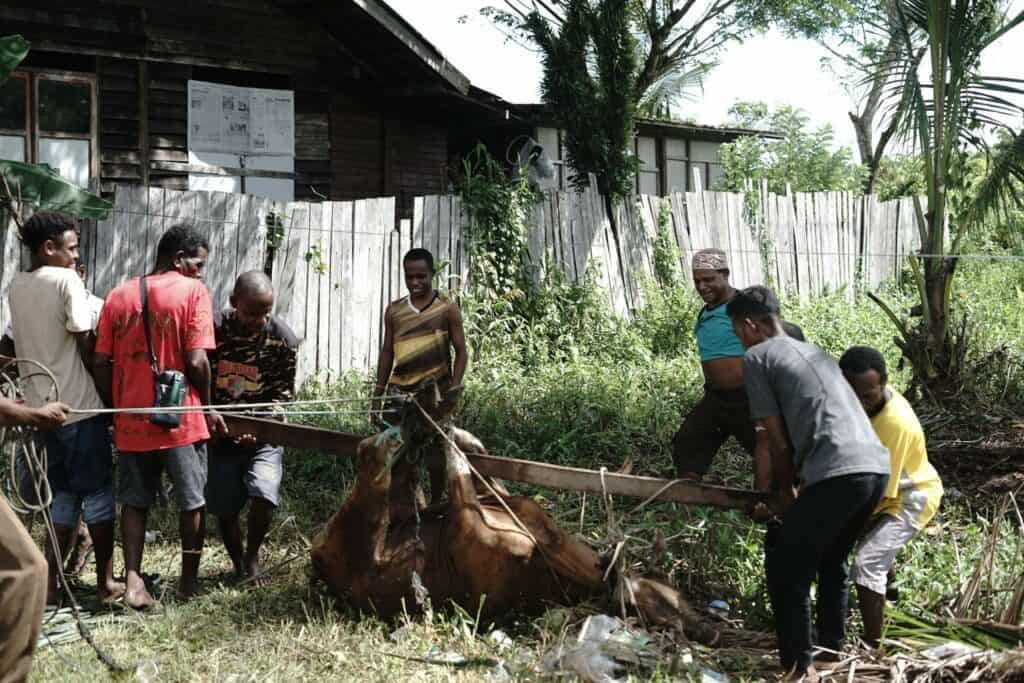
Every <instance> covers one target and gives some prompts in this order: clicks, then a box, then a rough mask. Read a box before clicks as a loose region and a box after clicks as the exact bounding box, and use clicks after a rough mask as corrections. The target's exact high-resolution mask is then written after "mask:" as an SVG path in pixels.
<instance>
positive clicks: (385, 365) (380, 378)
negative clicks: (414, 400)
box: [370, 309, 395, 425]
mask: <svg viewBox="0 0 1024 683" xmlns="http://www.w3.org/2000/svg"><path fill="white" fill-rule="evenodd" d="M394 363H395V331H394V329H393V327H392V325H391V316H390V315H388V311H387V310H386V309H385V311H384V343H382V344H381V347H380V356H378V357H377V383H376V385H374V387H373V396H380V395H381V394H383V393H384V388H385V387H387V385H388V378H389V377H391V370H392V368H393V367H394ZM381 405H382V403H381V400H380V399H379V398H374V400H373V401H372V402H371V403H370V424H371V425H377V424H378V423H380V413H378V412H377V411H379V410H380V409H381Z"/></svg>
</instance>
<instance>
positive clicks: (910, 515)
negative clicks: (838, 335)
mask: <svg viewBox="0 0 1024 683" xmlns="http://www.w3.org/2000/svg"><path fill="white" fill-rule="evenodd" d="M839 367H840V368H841V369H842V371H843V375H844V376H845V377H846V381H847V382H849V383H850V386H851V387H853V391H854V393H855V394H857V398H858V399H860V402H861V405H862V406H864V410H865V412H867V414H868V417H870V418H871V426H872V427H873V428H874V430H875V433H876V434H877V435H878V439H879V441H881V442H882V445H884V446H885V447H886V448H888V449H889V457H890V462H891V463H892V473H891V475H890V476H889V484H888V486H887V487H886V489H885V493H884V494H883V495H882V500H881V501H879V503H878V507H877V508H876V509H875V512H874V513H873V514H872V516H871V522H870V524H869V526H868V531H867V532H866V533H865V534H864V536H863V537H862V538H861V539H860V541H859V542H858V543H857V547H856V548H855V550H854V559H853V572H852V575H853V581H854V583H856V584H857V600H858V602H859V603H860V613H861V618H862V619H863V621H864V636H863V639H864V642H865V643H867V644H868V646H869V647H872V648H875V647H878V641H879V640H880V639H881V637H882V625H883V621H884V615H885V581H886V572H888V571H889V568H890V567H892V565H893V562H895V561H896V556H897V555H898V554H899V552H900V550H901V549H902V548H903V546H904V545H906V544H907V542H908V541H910V539H911V538H913V537H914V536H915V535H917V533H918V532H919V531H920V530H921V529H923V528H924V526H925V525H926V524H928V522H929V521H930V520H931V518H932V517H934V516H935V513H936V511H938V509H939V501H941V500H942V482H941V481H940V480H939V475H938V473H937V472H936V471H935V468H934V467H932V466H931V464H930V463H929V462H928V452H927V450H926V448H925V438H924V431H923V430H922V429H921V423H920V422H918V420H917V415H915V414H914V409H913V408H911V407H910V404H909V403H907V400H906V399H905V398H903V396H901V395H900V394H899V393H898V392H897V391H896V390H895V389H892V388H891V387H889V386H887V384H886V381H887V379H888V375H887V373H886V367H885V359H884V358H883V357H882V354H881V353H879V352H878V351H877V350H876V349H873V348H871V347H869V346H853V347H850V348H849V349H847V351H846V353H844V354H843V357H842V358H840V359H839Z"/></svg>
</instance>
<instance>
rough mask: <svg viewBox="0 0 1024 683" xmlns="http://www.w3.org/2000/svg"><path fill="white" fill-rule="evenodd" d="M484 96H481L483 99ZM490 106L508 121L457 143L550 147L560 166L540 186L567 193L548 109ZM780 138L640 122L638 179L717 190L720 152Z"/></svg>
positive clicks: (654, 189)
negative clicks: (740, 143)
mask: <svg viewBox="0 0 1024 683" xmlns="http://www.w3.org/2000/svg"><path fill="white" fill-rule="evenodd" d="M478 96H479V95H478ZM490 97H491V99H490V100H488V103H489V105H490V106H493V107H495V108H501V109H507V110H508V112H509V115H508V117H507V118H506V119H504V120H499V121H484V122H483V123H482V124H481V127H479V128H475V129H472V130H471V131H468V135H466V134H463V136H462V138H461V140H460V139H459V138H458V135H459V134H458V133H456V134H455V135H456V138H455V139H456V140H457V141H458V144H461V145H462V146H463V148H464V149H468V148H469V147H470V146H471V145H474V144H476V142H475V141H476V140H477V139H480V140H482V141H483V142H484V143H485V144H486V145H487V147H488V148H489V149H490V151H491V153H492V154H495V155H498V156H499V158H503V159H509V160H510V161H511V160H512V159H513V158H514V157H515V155H516V153H517V151H518V150H519V148H520V147H521V145H522V144H523V141H525V140H527V139H528V138H532V139H533V140H534V141H535V142H537V143H538V144H539V145H540V146H541V147H543V149H544V154H546V155H547V157H548V158H549V159H550V160H551V162H552V163H553V165H554V167H555V175H554V177H553V178H551V179H550V180H547V181H542V182H541V183H540V185H541V187H542V188H543V189H557V190H565V189H568V187H569V178H570V176H571V175H572V169H571V168H570V167H569V165H568V163H567V161H566V153H565V142H564V139H565V132H564V131H561V130H559V129H558V128H557V127H556V126H555V125H554V124H553V123H552V122H551V116H550V114H549V113H548V112H547V111H546V110H545V108H544V107H543V106H542V105H536V104H509V103H502V102H500V100H497V99H495V98H494V96H490ZM751 135H754V136H759V137H763V138H771V139H779V138H781V137H782V136H781V135H780V134H779V133H777V132H774V131H766V130H751V129H747V128H737V127H730V126H707V125H700V124H696V123H685V122H679V121H667V120H661V119H648V118H643V117H640V118H638V119H637V120H636V135H635V136H634V138H633V149H632V150H631V151H632V152H633V153H634V154H635V155H636V157H637V160H638V161H639V162H640V163H639V169H638V173H637V176H636V180H635V187H634V189H635V191H636V192H637V193H638V194H645V195H651V196H661V197H664V196H667V195H669V194H671V193H673V192H692V191H694V190H696V189H697V186H698V183H699V186H700V187H701V188H703V189H705V190H707V189H711V188H712V187H713V186H714V184H715V181H717V180H718V178H719V177H721V175H722V164H721V159H720V157H719V148H720V147H721V146H722V145H723V144H724V143H727V142H732V141H734V140H736V139H737V138H740V137H744V136H751Z"/></svg>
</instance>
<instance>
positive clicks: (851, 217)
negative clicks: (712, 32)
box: [0, 186, 919, 377]
mask: <svg viewBox="0 0 1024 683" xmlns="http://www.w3.org/2000/svg"><path fill="white" fill-rule="evenodd" d="M747 197H748V195H744V194H742V193H725V192H687V193H676V194H673V195H671V196H669V197H665V198H663V199H662V198H658V197H648V196H640V197H637V198H635V199H634V200H631V201H629V202H624V203H620V204H618V205H616V206H614V207H612V214H613V215H614V218H615V221H614V224H615V226H616V227H617V230H616V229H613V224H612V220H611V216H610V215H609V211H608V209H607V207H606V204H605V198H604V197H602V196H601V195H600V194H598V193H597V191H596V190H587V191H584V192H580V193H575V192H574V193H566V192H552V193H549V194H547V195H545V196H543V197H542V198H541V199H540V201H539V202H538V203H537V204H536V205H535V206H534V207H533V210H532V215H531V216H530V218H529V221H528V232H527V235H526V244H527V249H528V253H529V258H530V268H531V270H532V273H533V277H534V278H535V279H536V280H537V281H538V282H539V281H541V280H542V279H543V278H544V276H545V274H546V273H547V272H549V269H552V268H557V269H560V270H561V271H562V272H563V273H564V274H565V275H566V276H567V277H568V278H569V279H571V280H572V281H580V280H582V279H584V278H587V277H589V278H592V280H593V281H594V282H595V283H596V284H598V285H599V286H600V287H601V289H602V290H603V291H604V292H605V294H606V296H607V297H608V303H609V305H610V306H612V307H613V308H614V310H616V311H618V312H619V313H621V314H623V315H628V314H629V313H630V312H631V311H633V310H635V309H636V308H638V307H640V306H642V305H643V297H644V291H645V283H646V282H650V281H652V280H653V277H654V267H655V265H654V260H655V257H654V242H655V236H656V232H657V230H658V224H659V220H665V221H667V223H666V224H665V227H666V228H667V229H668V231H669V234H670V235H671V236H672V237H673V238H674V240H675V243H676V246H677V247H678V251H679V259H680V265H681V267H682V272H683V273H684V275H688V273H689V263H690V259H691V258H692V255H693V252H694V251H695V250H698V249H703V248H707V247H718V248H721V249H723V250H725V251H726V253H727V255H728V258H729V261H730V264H731V271H732V274H731V281H732V283H733V284H734V285H735V286H739V287H742V286H746V285H750V284H757V283H766V284H770V285H772V286H774V287H776V288H777V289H780V290H783V291H785V292H786V293H788V294H790V295H791V296H798V297H800V298H808V297H813V296H818V295H820V294H822V293H824V292H828V291H837V290H839V289H841V288H844V287H845V288H846V291H848V292H850V293H851V295H852V292H853V291H854V290H855V289H857V288H875V287H877V286H878V285H879V284H881V283H882V282H884V281H885V280H886V279H888V278H890V277H892V276H893V275H894V274H897V273H898V272H899V269H900V268H901V266H902V265H903V264H905V263H906V260H905V256H906V255H907V254H909V253H912V252H913V251H914V250H916V249H917V248H918V245H919V235H918V233H917V229H916V226H915V223H914V202H913V199H911V198H905V199H901V200H898V201H892V202H886V203H880V202H878V201H877V200H876V199H875V198H874V197H855V196H853V195H852V194H850V193H844V192H818V193H795V194H792V195H771V194H768V193H767V192H761V193H759V194H758V195H753V197H754V198H755V199H752V200H749V201H756V202H757V205H756V210H752V207H751V206H750V205H749V202H748V199H747ZM275 219H276V220H279V221H281V222H282V223H283V226H284V236H283V238H282V239H281V241H280V243H279V244H277V245H271V244H268V230H267V226H268V224H269V223H270V222H272V221H273V220H275ZM180 221H191V222H192V223H194V224H195V225H196V226H197V227H198V228H199V230H200V231H201V232H202V233H203V234H204V235H205V236H206V238H207V239H208V241H209V243H210V252H211V254H210V263H209V265H208V267H207V271H206V274H205V281H206V284H207V286H208V287H209V289H210V293H211V297H212V300H213V303H214V306H215V307H217V308H220V307H224V306H227V305H228V297H229V295H230V291H231V287H232V285H233V283H234V280H235V278H236V277H237V275H238V274H239V273H242V272H244V271H247V270H254V269H263V267H264V263H265V261H266V259H267V255H268V250H269V249H270V248H271V246H274V258H273V272H272V279H273V282H274V286H275V289H276V292H277V303H276V313H277V314H278V315H280V316H281V317H282V318H284V319H285V321H286V322H288V324H289V325H290V326H291V327H292V328H293V329H294V330H295V331H296V333H297V334H298V336H299V337H300V338H301V339H302V344H301V347H300V355H299V373H300V376H301V377H309V376H312V375H314V374H318V373H320V374H327V373H329V374H331V375H334V376H337V375H338V374H340V373H343V372H347V371H350V370H356V371H371V370H372V369H373V367H374V365H375V363H376V359H377V352H378V349H379V348H380V343H381V335H382V328H383V323H382V319H381V314H382V312H383V310H384V307H385V306H386V305H387V303H388V302H389V301H392V300H394V299H398V298H400V297H401V296H404V294H405V285H404V282H403V278H402V267H401V260H402V256H403V255H404V254H405V252H407V251H408V250H409V249H410V248H413V247H424V248H426V249H429V250H430V251H431V252H432V253H433V254H434V257H435V260H436V262H437V264H438V265H439V267H440V275H439V282H441V283H442V286H443V287H447V288H448V289H453V290H454V289H458V288H459V287H461V286H462V285H463V283H465V282H466V279H467V277H468V275H469V247H468V241H467V235H468V234H469V230H468V228H469V226H468V218H467V216H466V213H465V212H464V211H463V207H462V204H461V200H460V199H459V198H458V197H456V196H436V195H435V196H427V197H418V198H416V199H415V201H414V207H413V217H412V219H411V220H409V219H403V220H402V221H401V222H400V223H399V224H398V228H397V229H395V200H394V198H392V197H385V198H376V199H362V200H357V201H345V202H322V203H311V202H289V203H279V202H273V201H270V200H268V199H264V198H260V197H254V196H251V195H237V194H228V193H219V192H182V191H176V190H164V189H161V188H146V187H127V186H118V188H117V192H116V195H115V210H114V212H113V215H112V216H111V218H110V219H109V220H107V221H103V222H100V223H96V222H85V223H83V234H82V260H83V262H84V263H85V264H86V265H87V266H88V270H89V276H88V281H87V285H88V286H89V288H90V290H92V291H93V292H95V293H96V294H97V295H99V296H105V295H106V294H107V293H108V292H109V291H110V289H112V288H113V287H114V286H115V285H117V284H118V283H120V282H123V281H124V280H126V279H128V278H130V277H134V276H137V275H139V274H141V273H143V272H145V271H147V270H148V269H150V268H152V266H153V263H154V261H155V253H156V246H157V243H158V241H159V239H160V236H161V235H162V234H163V232H164V231H165V230H166V229H167V228H169V227H170V226H172V225H174V224H175V223H177V222H180ZM862 226H863V227H862ZM0 256H2V259H3V260H2V265H3V270H2V272H0V326H3V325H6V322H7V321H8V320H9V318H10V313H9V305H8V300H7V290H8V286H9V284H10V280H11V278H12V277H13V275H14V273H15V272H17V271H18V270H20V269H23V268H25V267H26V266H27V265H28V257H27V253H25V250H24V249H22V248H21V247H20V245H19V242H18V239H17V236H16V231H15V228H14V226H13V224H12V225H11V226H9V228H8V229H6V230H2V231H0Z"/></svg>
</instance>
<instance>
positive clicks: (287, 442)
mask: <svg viewBox="0 0 1024 683" xmlns="http://www.w3.org/2000/svg"><path fill="white" fill-rule="evenodd" d="M224 419H225V421H226V422H227V425H228V430H229V431H230V433H231V434H232V435H235V436H241V435H243V434H249V435H252V436H254V437H256V439H257V440H258V441H263V442H268V443H274V444H279V445H282V446H288V447H291V448H301V449H307V450H316V451H322V452H324V453H331V454H333V455H338V456H342V457H355V455H356V449H357V447H358V446H359V443H360V442H361V441H362V440H363V438H364V437H361V436H357V435H355V434H344V433H341V432H333V431H330V430H327V429H320V428H318V427H305V426H302V425H293V424H287V423H284V422H278V421H276V420H264V419H261V418H254V417H244V416H241V415H231V414H227V415H224ZM466 457H467V458H468V459H469V461H470V462H471V463H472V464H473V466H474V467H475V468H476V469H477V471H478V472H480V474H482V475H485V476H488V477H497V478H499V479H508V480H511V481H519V482H524V483H527V484H534V485H537V486H544V487H547V488H553V489H562V490H568V491H589V492H591V493H608V494H609V495H618V496H629V497H632V498H641V499H643V500H647V499H656V500H671V501H675V502H677V503H683V504H684V505H708V506H711V507H718V508H727V509H735V510H749V509H751V508H752V507H753V506H754V505H755V504H757V503H766V502H768V500H769V498H768V495H767V494H764V493H760V492H757V491H747V490H743V489H732V488H725V487H721V486H706V485H703V484H697V483H694V482H691V481H682V480H676V481H671V480H668V479H658V478H656V477H637V476H633V475H628V474H616V473H613V472H605V473H603V474H602V473H601V472H597V471H594V470H587V469H582V468H579V467H563V466H560V465H550V464H548V463H543V462H534V461H530V460H519V459H516V458H501V457H498V456H494V455H486V454H483V453H466Z"/></svg>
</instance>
